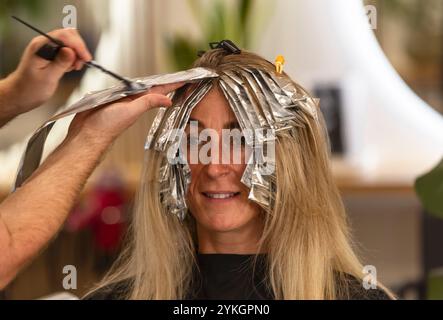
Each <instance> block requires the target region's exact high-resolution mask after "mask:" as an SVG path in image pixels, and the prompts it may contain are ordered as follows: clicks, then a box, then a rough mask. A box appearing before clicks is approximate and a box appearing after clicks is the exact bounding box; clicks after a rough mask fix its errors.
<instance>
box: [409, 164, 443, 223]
mask: <svg viewBox="0 0 443 320" xmlns="http://www.w3.org/2000/svg"><path fill="white" fill-rule="evenodd" d="M415 191H416V193H417V195H418V197H419V198H420V201H421V203H422V204H423V206H424V207H425V209H426V210H427V211H428V212H429V213H431V214H433V215H435V216H436V217H439V218H442V219H443V159H442V160H441V161H440V163H439V164H437V166H435V167H434V168H433V169H432V170H431V171H429V172H428V173H426V174H424V175H422V176H420V177H418V178H417V179H416V180H415Z"/></svg>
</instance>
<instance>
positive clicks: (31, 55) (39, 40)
mask: <svg viewBox="0 0 443 320" xmlns="http://www.w3.org/2000/svg"><path fill="white" fill-rule="evenodd" d="M47 43H49V40H48V39H47V38H46V37H44V36H38V37H35V38H33V39H32V40H31V42H30V43H29V45H28V46H27V47H26V49H25V51H24V53H23V56H22V59H21V60H22V62H23V63H24V64H25V65H26V67H28V68H29V67H31V68H36V69H42V68H45V67H46V66H47V65H49V64H50V63H51V61H48V60H45V59H43V58H41V57H39V56H37V55H36V53H37V51H38V50H39V49H40V48H41V47H42V46H43V45H45V44H47Z"/></svg>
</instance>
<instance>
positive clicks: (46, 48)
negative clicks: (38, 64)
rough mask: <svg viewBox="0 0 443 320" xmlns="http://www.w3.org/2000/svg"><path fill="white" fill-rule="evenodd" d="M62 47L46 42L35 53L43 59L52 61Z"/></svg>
mask: <svg viewBox="0 0 443 320" xmlns="http://www.w3.org/2000/svg"><path fill="white" fill-rule="evenodd" d="M62 47H63V46H61V45H57V44H53V43H47V44H44V45H43V46H42V47H41V48H40V49H38V50H37V52H36V53H35V54H36V55H37V56H39V57H40V58H43V59H45V60H48V61H54V60H55V58H56V57H57V55H58V53H59V52H60V49H61V48H62Z"/></svg>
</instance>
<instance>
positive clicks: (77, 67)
mask: <svg viewBox="0 0 443 320" xmlns="http://www.w3.org/2000/svg"><path fill="white" fill-rule="evenodd" d="M84 65H85V63H84V62H83V60H77V61H76V62H75V66H74V69H75V70H77V71H78V70H81V69H82V68H83V66H84Z"/></svg>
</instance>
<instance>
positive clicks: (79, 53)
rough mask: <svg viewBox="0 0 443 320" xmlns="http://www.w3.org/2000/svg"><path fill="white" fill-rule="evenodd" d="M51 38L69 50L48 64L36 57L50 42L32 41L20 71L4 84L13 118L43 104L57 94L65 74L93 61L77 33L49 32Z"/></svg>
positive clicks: (63, 49) (40, 38)
mask: <svg viewBox="0 0 443 320" xmlns="http://www.w3.org/2000/svg"><path fill="white" fill-rule="evenodd" d="M49 35H50V36H52V37H54V38H56V39H58V40H61V41H62V42H63V43H64V44H65V45H66V46H67V47H69V48H67V47H65V48H62V49H61V50H60V52H59V53H58V55H57V57H56V59H55V60H54V61H48V60H45V59H42V58H40V57H39V56H37V55H36V54H35V53H36V52H37V51H38V50H39V49H40V48H41V47H42V46H43V45H44V44H46V43H48V42H49V40H48V39H47V38H46V37H44V36H38V37H36V38H34V39H32V41H31V42H30V43H29V45H28V46H27V47H26V49H25V52H24V53H23V56H22V58H21V61H20V64H19V66H18V67H17V69H16V70H15V71H14V72H13V73H12V74H10V75H9V76H8V77H7V78H6V79H5V80H4V81H5V82H6V85H7V88H8V90H9V91H8V101H9V109H11V110H10V112H11V113H12V114H11V116H12V118H13V117H15V116H17V115H18V114H21V113H24V112H27V111H29V110H31V109H33V108H36V107H38V106H39V105H41V104H42V103H44V102H45V101H46V100H48V99H49V98H50V97H51V96H52V95H53V94H54V92H55V90H56V89H57V86H58V83H59V80H60V78H61V77H62V76H63V75H64V74H65V73H66V72H68V71H72V70H74V69H75V70H80V69H81V68H82V67H83V61H89V60H91V59H92V56H91V54H90V52H89V51H88V49H87V48H86V45H85V43H84V42H83V40H82V38H81V37H80V34H79V33H78V32H77V30H76V29H59V30H55V31H52V32H49Z"/></svg>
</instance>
